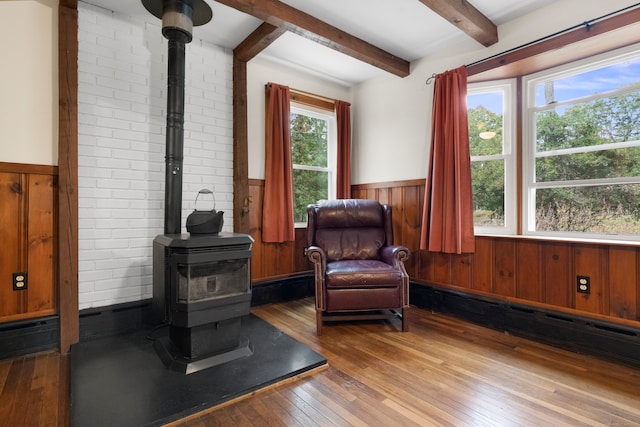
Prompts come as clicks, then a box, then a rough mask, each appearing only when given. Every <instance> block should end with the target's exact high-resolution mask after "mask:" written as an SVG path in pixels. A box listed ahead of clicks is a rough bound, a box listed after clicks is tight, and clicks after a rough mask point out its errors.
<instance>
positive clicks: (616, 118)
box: [535, 92, 640, 152]
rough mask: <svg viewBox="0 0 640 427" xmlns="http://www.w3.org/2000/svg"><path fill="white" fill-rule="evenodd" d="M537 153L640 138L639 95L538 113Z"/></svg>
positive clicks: (604, 99) (599, 100) (634, 93)
mask: <svg viewBox="0 0 640 427" xmlns="http://www.w3.org/2000/svg"><path fill="white" fill-rule="evenodd" d="M535 120H536V151H537V152H544V151H551V150H559V149H566V148H576V147H592V146H596V145H606V144H612V143H617V142H628V141H635V140H639V139H640V92H633V93H629V94H625V95H618V96H612V97H608V98H601V99H597V100H593V101H591V102H585V103H580V104H575V105H573V106H570V107H568V108H558V109H555V110H547V111H542V112H538V113H536V116H535Z"/></svg>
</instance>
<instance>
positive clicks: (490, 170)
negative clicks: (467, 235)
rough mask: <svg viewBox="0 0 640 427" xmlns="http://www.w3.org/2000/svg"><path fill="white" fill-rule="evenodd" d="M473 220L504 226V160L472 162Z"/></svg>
mask: <svg viewBox="0 0 640 427" xmlns="http://www.w3.org/2000/svg"><path fill="white" fill-rule="evenodd" d="M471 185H472V187H473V206H474V208H473V222H474V224H475V225H479V226H504V160H492V161H484V162H472V163H471Z"/></svg>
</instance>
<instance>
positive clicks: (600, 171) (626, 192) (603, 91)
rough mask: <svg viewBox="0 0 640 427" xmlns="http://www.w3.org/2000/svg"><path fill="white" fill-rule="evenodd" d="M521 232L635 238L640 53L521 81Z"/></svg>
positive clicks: (639, 185) (639, 222) (639, 188)
mask: <svg viewBox="0 0 640 427" xmlns="http://www.w3.org/2000/svg"><path fill="white" fill-rule="evenodd" d="M523 87H524V88H525V94H524V99H523V104H524V106H525V108H524V117H523V123H524V134H523V150H524V151H523V232H524V233H525V234H539V235H540V234H542V235H557V236H563V237H566V236H575V237H584V238H608V239H612V238H614V239H637V237H638V236H637V235H638V234H640V50H638V47H637V46H636V47H635V48H633V49H625V50H622V51H618V52H616V53H609V54H607V55H601V56H598V57H592V58H589V59H588V60H586V61H580V62H577V63H573V64H569V65H566V66H562V67H558V68H555V69H552V70H547V71H544V72H540V73H537V74H534V75H531V76H528V77H526V78H524V83H523Z"/></svg>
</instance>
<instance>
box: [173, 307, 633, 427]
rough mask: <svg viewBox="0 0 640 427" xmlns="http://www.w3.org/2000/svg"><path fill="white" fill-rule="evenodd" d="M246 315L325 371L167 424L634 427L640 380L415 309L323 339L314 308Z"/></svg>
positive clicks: (327, 331)
mask: <svg viewBox="0 0 640 427" xmlns="http://www.w3.org/2000/svg"><path fill="white" fill-rule="evenodd" d="M253 312H254V313H255V314H256V315H258V316H260V317H262V318H263V319H264V320H266V321H268V322H269V323H271V324H273V325H274V326H276V327H277V328H279V329H281V330H282V331H284V332H285V333H287V334H289V335H290V336H292V337H294V338H295V339H297V340H299V341H301V342H302V343H304V344H306V345H308V346H309V347H311V348H312V349H314V350H316V351H318V352H319V353H321V354H323V355H324V356H325V357H326V358H327V359H328V361H329V368H328V369H326V370H324V371H322V372H319V373H316V374H315V375H312V376H308V377H306V378H301V379H298V380H295V381H291V382H289V383H286V384H283V385H280V386H277V387H274V388H271V389H269V390H266V391H262V392H258V393H257V394H255V395H254V396H251V397H249V398H246V399H244V400H240V401H237V402H234V403H232V404H229V405H226V406H224V407H221V408H218V409H215V410H213V411H211V412H209V413H206V414H200V415H199V416H195V417H193V418H192V419H189V420H183V421H181V422H180V423H176V424H175V425H177V426H180V427H186V426H199V427H200V426H218V425H219V426H232V425H234V426H235V425H269V426H297V425H299V426H313V425H319V426H327V425H338V426H345V425H355V426H362V425H370V426H413V425H415V426H431V425H433V426H471V425H473V426H518V425H521V426H564V425H566V426H580V425H582V426H599V425H601V426H604V425H607V426H640V371H639V370H634V369H631V368H628V367H624V366H620V365H616V364H612V363H607V362H604V361H602V360H599V359H595V358H592V357H587V356H583V355H578V354H575V353H571V352H568V351H564V350H560V349H557V348H554V347H549V346H546V345H542V344H538V343H535V342H532V341H529V340H525V339H521V338H517V337H513V336H509V335H506V334H504V333H500V332H497V331H493V330H490V329H486V328H483V327H480V326H476V325H472V324H468V323H465V322H462V321H460V320H457V319H455V318H450V317H446V316H443V315H439V314H432V313H429V312H426V311H423V310H418V309H413V310H412V312H411V317H410V319H411V324H410V331H409V332H405V333H402V332H399V328H400V322H398V321H392V322H391V323H381V322H368V323H336V324H334V325H329V326H327V327H325V328H324V333H323V335H322V336H321V337H316V335H315V323H314V322H315V314H314V308H313V300H312V299H306V300H300V301H293V302H288V303H283V304H275V305H268V306H262V307H255V308H254V309H253ZM639 357H640V355H639Z"/></svg>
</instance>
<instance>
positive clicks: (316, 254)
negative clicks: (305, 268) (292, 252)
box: [305, 246, 327, 272]
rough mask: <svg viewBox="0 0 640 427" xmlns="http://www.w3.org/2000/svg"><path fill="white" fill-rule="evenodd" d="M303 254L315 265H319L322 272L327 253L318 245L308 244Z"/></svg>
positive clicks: (325, 263)
mask: <svg viewBox="0 0 640 427" xmlns="http://www.w3.org/2000/svg"><path fill="white" fill-rule="evenodd" d="M305 254H306V255H307V258H308V259H309V261H311V262H312V263H314V264H315V265H316V267H318V266H319V267H321V269H322V270H321V271H322V272H324V271H326V270H327V254H326V253H325V251H324V250H323V249H322V248H321V247H320V246H308V247H307V248H306V249H305Z"/></svg>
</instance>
